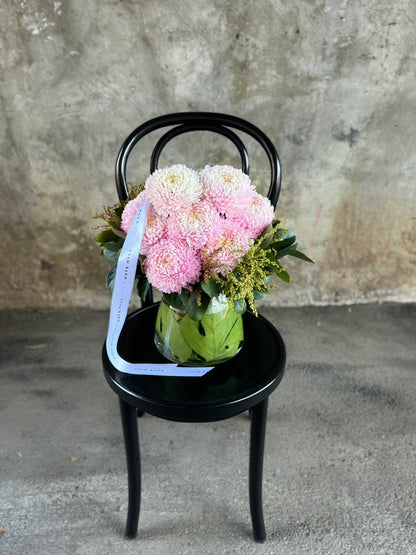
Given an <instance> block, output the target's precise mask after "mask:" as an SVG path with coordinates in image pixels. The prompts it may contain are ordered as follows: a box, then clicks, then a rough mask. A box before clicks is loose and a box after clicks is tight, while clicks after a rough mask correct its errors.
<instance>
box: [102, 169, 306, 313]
mask: <svg viewBox="0 0 416 555" xmlns="http://www.w3.org/2000/svg"><path fill="white" fill-rule="evenodd" d="M145 200H147V201H148V203H149V208H148V218H147V225H146V229H145V232H144V236H143V240H142V244H141V249H140V257H139V263H138V266H137V273H136V278H137V289H138V294H139V296H140V297H141V298H142V300H143V299H144V298H145V297H146V294H147V292H148V289H149V285H151V286H153V287H155V288H156V289H158V290H159V291H161V292H162V293H163V295H164V298H165V299H166V301H167V302H168V303H169V305H170V306H171V307H174V308H175V309H176V310H178V311H181V312H183V313H187V314H189V316H190V318H191V319H192V320H194V321H200V320H201V319H202V318H203V317H204V315H205V313H206V311H207V308H208V306H209V304H210V301H211V300H212V299H213V298H218V297H220V298H224V297H223V296H225V297H226V298H227V299H228V302H231V303H232V304H233V307H234V310H235V311H236V312H237V313H238V314H242V313H244V311H245V310H246V308H247V305H248V306H249V307H250V308H251V310H252V311H253V312H254V313H255V314H257V312H256V308H255V306H254V302H255V301H256V300H259V299H263V298H265V297H266V295H267V294H268V293H269V292H270V290H271V289H273V288H275V287H274V286H273V285H271V284H270V278H271V276H272V275H273V274H275V275H277V276H278V277H279V278H280V279H282V280H283V281H286V282H289V279H290V278H289V274H288V273H287V271H286V270H285V269H284V267H283V266H282V265H281V262H280V261H281V259H282V258H283V257H284V256H287V255H290V256H294V257H297V258H299V259H301V260H305V261H309V262H312V260H311V259H310V258H308V257H307V256H306V255H305V254H303V253H302V252H300V251H299V250H298V249H297V243H296V236H295V235H294V233H293V232H291V231H290V230H288V229H286V228H283V227H281V225H280V221H279V220H278V219H275V218H274V208H273V206H272V204H271V203H270V201H269V199H268V198H266V197H264V196H262V195H260V194H259V193H258V192H256V189H255V186H254V185H253V183H252V182H251V180H250V178H249V176H248V175H246V174H245V173H243V172H242V171H241V170H239V169H236V168H233V167H231V166H224V165H223V166H220V165H216V166H206V167H205V168H204V169H203V170H202V171H199V172H197V171H195V170H193V169H190V168H188V167H186V166H184V165H181V164H177V165H173V166H170V167H167V168H163V169H159V170H156V171H155V172H153V173H152V174H151V175H150V176H149V177H148V178H147V179H146V181H145V183H144V184H142V185H138V186H135V187H132V188H131V190H130V194H129V198H128V200H127V201H122V202H120V203H118V204H116V205H115V206H112V207H108V208H104V210H103V212H102V213H101V214H99V215H98V217H100V218H102V219H103V220H104V221H105V222H106V226H105V229H104V230H102V231H101V232H100V233H99V235H98V236H97V237H96V241H97V242H98V243H99V244H100V246H101V252H102V254H103V255H104V256H106V257H107V258H109V259H110V260H111V261H112V262H114V263H116V262H117V259H118V256H119V253H120V250H121V248H122V246H123V242H124V237H125V236H126V234H127V232H128V230H129V227H130V225H131V222H132V220H133V218H134V216H135V214H136V212H137V210H138V209H139V207H140V206H141V204H142V203H143V202H144V201H145ZM115 271H116V264H115V265H114V266H113V267H112V268H111V270H110V272H109V274H108V276H107V287H108V288H109V289H110V290H112V287H113V284H114V278H115Z"/></svg>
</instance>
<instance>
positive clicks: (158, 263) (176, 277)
mask: <svg viewBox="0 0 416 555" xmlns="http://www.w3.org/2000/svg"><path fill="white" fill-rule="evenodd" d="M144 268H145V272H146V275H147V279H148V280H149V282H150V283H151V284H152V285H153V286H154V287H156V288H157V289H159V291H162V292H163V293H180V292H181V290H182V288H183V287H186V286H188V285H189V284H192V283H196V282H197V281H198V280H199V278H200V273H201V259H200V257H199V256H198V255H197V253H196V251H195V250H194V249H192V248H190V247H188V245H187V244H186V243H185V242H184V241H181V240H179V239H177V240H176V241H174V240H172V239H162V240H161V241H159V242H158V243H156V244H155V245H153V246H152V247H150V249H149V252H148V254H147V257H146V259H145V261H144Z"/></svg>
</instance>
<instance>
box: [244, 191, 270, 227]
mask: <svg viewBox="0 0 416 555" xmlns="http://www.w3.org/2000/svg"><path fill="white" fill-rule="evenodd" d="M245 200H246V205H245V207H244V210H242V211H241V213H240V215H239V217H238V221H239V223H240V224H242V225H243V226H244V227H245V228H246V229H247V230H248V231H249V233H250V235H251V237H253V238H256V237H258V236H259V235H260V234H261V233H262V232H263V231H264V230H265V229H266V228H267V227H268V226H269V225H270V224H271V223H272V221H273V215H274V208H273V205H272V203H271V202H270V200H269V199H268V198H267V197H263V196H262V195H260V194H259V193H256V192H254V193H252V195H251V197H250V198H249V197H247V198H246V199H245Z"/></svg>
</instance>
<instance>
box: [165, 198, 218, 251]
mask: <svg viewBox="0 0 416 555" xmlns="http://www.w3.org/2000/svg"><path fill="white" fill-rule="evenodd" d="M220 224H221V222H220V216H219V215H218V213H217V211H216V210H215V209H214V208H213V207H212V206H211V205H210V204H208V203H207V202H204V201H201V202H198V203H197V204H193V205H192V206H191V207H190V209H189V210H185V211H183V212H179V213H178V214H175V215H174V216H173V217H170V218H169V219H168V233H169V236H172V237H178V238H180V239H183V240H184V241H185V242H186V243H187V245H188V246H190V247H193V248H195V249H201V248H202V247H203V246H204V245H205V244H206V243H207V241H209V240H210V239H211V238H212V236H213V234H214V233H215V231H216V229H217V227H218V225H220Z"/></svg>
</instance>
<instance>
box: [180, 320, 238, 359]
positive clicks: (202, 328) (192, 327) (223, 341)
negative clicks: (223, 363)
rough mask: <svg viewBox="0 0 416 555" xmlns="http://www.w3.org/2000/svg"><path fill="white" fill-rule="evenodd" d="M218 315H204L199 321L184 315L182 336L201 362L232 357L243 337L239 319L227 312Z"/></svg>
mask: <svg viewBox="0 0 416 555" xmlns="http://www.w3.org/2000/svg"><path fill="white" fill-rule="evenodd" d="M221 316H222V315H219V314H218V313H215V314H205V316H204V317H203V318H202V320H201V321H199V322H198V321H195V320H192V319H191V318H189V315H186V316H185V317H184V318H183V320H182V322H181V325H182V331H183V336H184V338H185V340H186V343H187V344H188V345H189V346H190V347H191V349H192V350H193V351H194V352H195V353H196V354H197V355H198V357H199V358H201V359H203V360H207V361H209V360H211V361H212V360H214V361H215V360H217V359H221V358H223V357H224V356H225V355H227V356H232V355H234V354H235V353H236V352H237V351H238V349H239V347H240V343H241V340H242V337H243V323H242V320H241V318H240V317H239V316H238V315H237V314H236V313H235V312H234V311H233V310H229V311H228V312H226V313H225V315H224V317H221Z"/></svg>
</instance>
